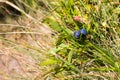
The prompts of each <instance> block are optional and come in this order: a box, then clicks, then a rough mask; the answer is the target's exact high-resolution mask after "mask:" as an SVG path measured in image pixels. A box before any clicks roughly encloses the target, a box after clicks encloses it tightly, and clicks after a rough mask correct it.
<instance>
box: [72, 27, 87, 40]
mask: <svg viewBox="0 0 120 80" xmlns="http://www.w3.org/2000/svg"><path fill="white" fill-rule="evenodd" d="M80 35H82V36H86V35H87V31H86V29H85V28H82V29H80V30H78V31H75V32H74V37H75V38H80Z"/></svg>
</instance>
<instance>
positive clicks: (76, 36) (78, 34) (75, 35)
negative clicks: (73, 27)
mask: <svg viewBox="0 0 120 80" xmlns="http://www.w3.org/2000/svg"><path fill="white" fill-rule="evenodd" d="M80 33H81V31H80V30H79V31H75V32H74V37H75V38H80Z"/></svg>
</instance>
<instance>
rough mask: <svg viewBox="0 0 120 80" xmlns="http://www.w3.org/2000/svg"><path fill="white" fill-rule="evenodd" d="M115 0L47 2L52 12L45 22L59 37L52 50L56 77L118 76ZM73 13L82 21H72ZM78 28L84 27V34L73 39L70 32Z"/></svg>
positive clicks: (104, 77) (116, 9)
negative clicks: (82, 36) (83, 37)
mask: <svg viewBox="0 0 120 80" xmlns="http://www.w3.org/2000/svg"><path fill="white" fill-rule="evenodd" d="M116 2H119V1H118V0H116V1H112V0H102V1H98V0H93V1H90V0H88V1H86V0H85V1H84V0H80V1H77V0H54V1H51V2H50V3H49V5H48V7H50V9H51V13H50V14H49V16H48V17H47V18H46V19H45V21H44V22H45V23H46V24H48V26H50V27H51V28H52V29H54V30H55V32H57V34H56V35H57V36H58V37H57V38H56V47H55V48H54V49H52V50H51V53H52V54H53V55H54V57H55V58H57V61H58V63H56V68H55V70H54V71H53V72H54V73H55V76H56V77H60V76H61V75H62V76H61V77H63V78H62V79H70V80H71V79H73V80H74V79H75V80H78V79H80V80H81V79H83V80H84V79H90V80H93V79H110V80H112V79H119V76H120V75H119V73H120V70H119V67H120V58H119V48H120V45H119V41H120V40H119V37H120V35H119V31H120V29H119V26H120V25H119V18H120V17H119V15H120V8H119V7H120V6H119V5H118V4H116ZM52 10H53V11H52ZM74 16H79V17H80V18H81V19H82V20H83V21H81V20H80V21H75V20H74V19H73V17H74ZM81 28H86V30H87V33H88V34H87V37H86V38H85V39H82V38H80V39H76V38H74V36H73V32H74V31H76V30H79V29H81ZM58 59H59V60H58ZM109 73H111V74H112V75H114V76H111V75H108V74H109Z"/></svg>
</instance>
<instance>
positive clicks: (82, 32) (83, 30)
mask: <svg viewBox="0 0 120 80" xmlns="http://www.w3.org/2000/svg"><path fill="white" fill-rule="evenodd" d="M80 33H81V34H83V35H85V36H86V35H87V31H86V29H85V28H83V29H81V30H80Z"/></svg>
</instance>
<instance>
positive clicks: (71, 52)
mask: <svg viewBox="0 0 120 80" xmlns="http://www.w3.org/2000/svg"><path fill="white" fill-rule="evenodd" d="M73 53H74V51H73V50H71V51H70V52H69V54H68V62H69V63H71V62H72V56H73Z"/></svg>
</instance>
